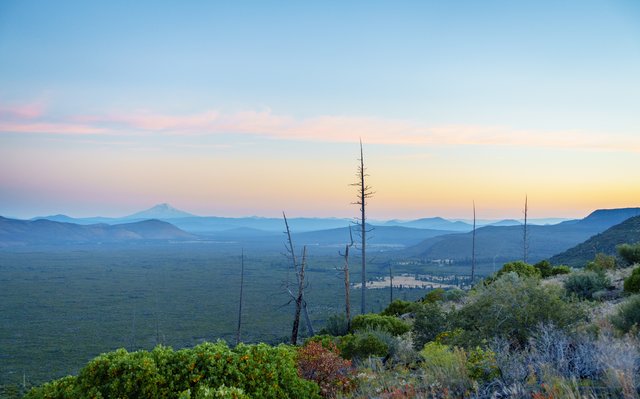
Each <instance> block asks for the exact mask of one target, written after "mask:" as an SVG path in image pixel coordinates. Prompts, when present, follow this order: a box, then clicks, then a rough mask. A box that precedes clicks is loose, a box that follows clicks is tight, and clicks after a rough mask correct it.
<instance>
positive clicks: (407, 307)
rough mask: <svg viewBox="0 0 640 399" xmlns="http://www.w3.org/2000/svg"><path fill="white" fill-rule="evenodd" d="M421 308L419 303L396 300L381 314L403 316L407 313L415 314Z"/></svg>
mask: <svg viewBox="0 0 640 399" xmlns="http://www.w3.org/2000/svg"><path fill="white" fill-rule="evenodd" d="M419 307H420V304H419V303H417V302H409V301H403V300H401V299H396V300H394V301H393V302H391V303H390V304H389V306H387V307H386V309H385V310H383V311H382V312H380V314H381V315H382V316H396V317H397V316H402V315H403V314H406V313H411V312H415V311H416V310H417V309H418V308H419Z"/></svg>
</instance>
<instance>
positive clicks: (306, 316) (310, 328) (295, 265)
mask: <svg viewBox="0 0 640 399" xmlns="http://www.w3.org/2000/svg"><path fill="white" fill-rule="evenodd" d="M282 217H283V218H284V225H285V226H286V228H287V231H286V233H287V241H288V245H289V246H288V247H287V251H288V252H289V254H290V256H291V261H292V262H293V271H294V273H295V275H296V282H297V283H298V285H299V284H300V275H299V273H298V261H297V259H296V253H295V250H294V248H293V240H292V239H291V230H290V229H289V222H288V221H287V215H285V213H284V212H282ZM302 312H303V314H304V319H305V322H306V324H307V332H308V333H309V336H310V337H312V336H314V335H315V332H314V331H313V326H312V324H311V318H310V317H309V311H308V310H307V301H305V300H304V297H303V298H302Z"/></svg>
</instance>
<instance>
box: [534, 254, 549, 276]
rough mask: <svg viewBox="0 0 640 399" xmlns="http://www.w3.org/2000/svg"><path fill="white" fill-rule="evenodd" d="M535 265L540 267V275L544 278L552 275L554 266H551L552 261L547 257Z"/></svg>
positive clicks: (537, 267)
mask: <svg viewBox="0 0 640 399" xmlns="http://www.w3.org/2000/svg"><path fill="white" fill-rule="evenodd" d="M533 267H535V268H536V269H538V271H539V272H540V276H542V278H547V277H551V272H552V270H553V267H552V266H551V263H549V261H548V260H546V259H545V260H541V261H540V262H538V263H536V264H534V265H533Z"/></svg>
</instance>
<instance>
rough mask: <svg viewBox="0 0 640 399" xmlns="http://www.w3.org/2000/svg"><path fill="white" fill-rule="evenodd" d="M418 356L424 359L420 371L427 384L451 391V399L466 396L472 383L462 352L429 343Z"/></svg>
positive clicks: (458, 349)
mask: <svg viewBox="0 0 640 399" xmlns="http://www.w3.org/2000/svg"><path fill="white" fill-rule="evenodd" d="M420 355H421V356H422V358H423V359H424V361H423V363H422V369H423V370H424V379H425V380H426V381H427V382H429V383H439V384H441V385H442V386H444V387H445V388H447V389H449V390H450V391H451V393H452V394H453V397H463V396H466V395H464V394H465V393H466V392H467V391H468V390H469V389H470V388H471V387H472V386H473V381H471V378H469V372H468V370H467V356H466V353H465V352H464V350H462V349H460V348H458V347H453V348H450V347H449V346H447V345H442V344H439V343H436V342H430V343H428V344H426V345H425V346H424V348H423V349H422V351H420Z"/></svg>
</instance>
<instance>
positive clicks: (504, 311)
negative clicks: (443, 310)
mask: <svg viewBox="0 0 640 399" xmlns="http://www.w3.org/2000/svg"><path fill="white" fill-rule="evenodd" d="M562 298H563V292H562V289H560V288H559V287H556V286H552V285H549V286H544V285H541V284H540V281H539V280H538V279H536V278H521V277H519V276H518V275H517V274H516V273H509V274H505V275H503V276H502V277H500V278H498V279H497V280H496V281H495V282H494V283H493V284H489V285H486V286H483V287H479V288H478V290H477V291H476V292H475V293H472V294H471V300H470V301H469V303H468V304H466V305H465V306H463V307H462V308H460V310H459V311H457V312H456V313H455V314H454V315H453V317H452V324H453V327H454V328H460V329H462V330H463V331H464V333H463V336H464V337H463V341H464V342H465V343H466V345H468V346H476V345H480V344H482V343H483V341H488V340H491V339H493V338H494V337H500V338H505V339H509V340H513V341H515V342H516V343H519V344H520V345H523V344H525V343H526V341H527V339H528V337H529V336H530V334H531V328H532V326H535V325H537V324H539V323H552V324H554V325H556V326H558V327H560V328H565V327H568V326H570V325H571V324H572V323H574V322H575V321H577V320H579V319H581V318H582V317H583V312H582V311H581V310H580V308H578V307H577V306H576V305H575V304H572V303H567V302H565V301H564V300H563V299H562Z"/></svg>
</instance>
